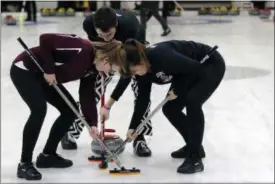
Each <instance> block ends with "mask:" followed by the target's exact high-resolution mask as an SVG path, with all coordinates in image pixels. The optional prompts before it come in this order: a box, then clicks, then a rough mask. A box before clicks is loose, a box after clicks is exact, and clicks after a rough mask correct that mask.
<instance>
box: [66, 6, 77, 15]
mask: <svg viewBox="0 0 275 184" xmlns="http://www.w3.org/2000/svg"><path fill="white" fill-rule="evenodd" d="M66 16H69V17H73V16H75V10H74V9H72V8H68V9H67V11H66Z"/></svg>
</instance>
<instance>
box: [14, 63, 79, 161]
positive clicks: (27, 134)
mask: <svg viewBox="0 0 275 184" xmlns="http://www.w3.org/2000/svg"><path fill="white" fill-rule="evenodd" d="M10 76H11V79H12V82H13V84H14V86H15V87H16V89H17V91H18V92H19V94H20V96H21V97H22V99H23V100H24V101H25V103H26V104H27V105H28V107H29V109H30V116H29V118H28V120H27V122H26V124H25V127H24V130H23V145H22V155H21V162H31V161H32V154H33V150H34V147H35V144H36V142H37V139H38V136H39V133H40V130H41V127H42V124H43V122H44V119H45V116H46V112H47V103H46V102H48V103H50V104H51V105H53V106H54V107H55V108H56V109H57V110H58V111H59V112H60V116H59V117H58V118H57V119H56V120H55V122H54V124H53V126H52V128H51V131H50V135H49V137H48V140H47V143H46V145H45V148H44V150H43V153H45V154H55V153H56V149H57V146H58V143H59V142H60V140H61V138H62V137H63V136H64V135H65V133H66V132H67V131H68V129H69V127H70V126H71V125H72V124H73V122H74V120H75V118H76V116H75V115H74V113H73V112H72V110H71V109H70V108H69V106H68V105H67V104H66V103H65V101H64V100H63V99H62V98H61V96H60V95H59V94H58V93H57V92H56V90H55V89H54V88H53V87H52V86H49V85H48V84H47V83H46V82H45V80H44V78H43V75H42V74H41V73H40V74H39V73H34V72H30V71H26V70H23V69H21V68H18V67H17V66H14V65H13V66H12V67H11V70H10ZM58 86H59V88H60V89H61V90H62V91H63V93H64V94H65V95H66V96H67V98H68V99H69V100H70V101H71V102H72V104H74V106H75V107H77V104H76V102H75V101H74V99H73V97H72V96H71V95H70V94H69V92H68V91H67V90H66V89H65V87H64V86H62V85H60V84H59V85H58Z"/></svg>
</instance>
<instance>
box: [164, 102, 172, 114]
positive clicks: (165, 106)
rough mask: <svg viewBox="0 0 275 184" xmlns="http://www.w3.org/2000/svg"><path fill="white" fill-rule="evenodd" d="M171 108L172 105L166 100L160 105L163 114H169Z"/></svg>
mask: <svg viewBox="0 0 275 184" xmlns="http://www.w3.org/2000/svg"><path fill="white" fill-rule="evenodd" d="M172 110H173V108H172V106H171V105H170V103H169V102H167V103H166V104H165V105H164V106H163V107H162V112H163V114H164V115H165V116H166V117H168V116H170V115H171V112H172Z"/></svg>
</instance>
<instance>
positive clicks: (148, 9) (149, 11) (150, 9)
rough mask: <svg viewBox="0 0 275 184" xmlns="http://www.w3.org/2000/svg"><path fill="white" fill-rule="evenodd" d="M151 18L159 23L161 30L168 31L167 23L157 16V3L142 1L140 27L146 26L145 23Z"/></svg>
mask: <svg viewBox="0 0 275 184" xmlns="http://www.w3.org/2000/svg"><path fill="white" fill-rule="evenodd" d="M152 16H154V17H155V18H156V19H157V20H158V21H159V23H160V24H161V26H162V29H163V30H165V29H168V25H167V22H166V21H165V20H164V18H163V17H162V16H160V14H159V1H142V2H141V14H140V23H141V24H142V25H146V22H147V21H148V20H150V18H151V17H152ZM145 30H146V26H145Z"/></svg>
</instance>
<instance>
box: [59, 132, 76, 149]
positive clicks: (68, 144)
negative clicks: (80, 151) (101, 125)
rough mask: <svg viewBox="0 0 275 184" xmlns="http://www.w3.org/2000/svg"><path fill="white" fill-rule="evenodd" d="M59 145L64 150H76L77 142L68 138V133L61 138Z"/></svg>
mask: <svg viewBox="0 0 275 184" xmlns="http://www.w3.org/2000/svg"><path fill="white" fill-rule="evenodd" d="M61 147H62V148H63V149H64V150H76V149H77V144H76V142H75V141H73V140H71V139H69V137H68V133H66V135H65V136H64V137H63V138H62V139H61Z"/></svg>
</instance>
